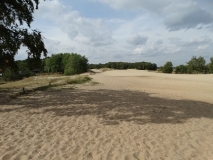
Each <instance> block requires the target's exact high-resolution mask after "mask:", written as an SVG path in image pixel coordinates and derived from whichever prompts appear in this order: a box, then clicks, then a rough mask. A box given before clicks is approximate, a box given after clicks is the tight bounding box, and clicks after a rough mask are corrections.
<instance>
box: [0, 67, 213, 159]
mask: <svg viewBox="0 0 213 160" xmlns="http://www.w3.org/2000/svg"><path fill="white" fill-rule="evenodd" d="M212 76H213V75H167V74H159V73H152V72H146V71H136V70H128V71H108V72H103V73H97V74H95V75H91V77H93V79H94V81H97V82H99V83H100V84H99V85H95V86H91V85H83V86H82V85H80V86H78V89H75V90H73V89H63V90H57V91H52V90H49V91H37V92H33V93H30V94H28V95H23V96H20V97H19V98H17V99H14V100H11V101H9V102H3V103H2V104H0V158H1V159H2V160H6V159H11V160H15V159H23V160H24V159H34V160H39V159H46V160H49V159H55V160H58V159H69V160H78V159H79V160H81V159H82V160H87V159H88V160H89V159H91V160H92V159H94V160H99V159H100V160H101V159H106V160H110V159H115V160H117V159H118V160H119V159H122V160H123V159H125V160H134V159H140V160H149V159H150V160H151V159H156V160H159V159H168V160H171V159H174V160H179V159H180V160H182V159H186V160H189V159H191V160H200V159H206V160H207V159H213V150H212V149H211V148H213V138H212V135H213V125H212V124H213V101H212V99H211V97H213V96H212V94H213V84H212V82H211V80H212V78H213V77H212Z"/></svg>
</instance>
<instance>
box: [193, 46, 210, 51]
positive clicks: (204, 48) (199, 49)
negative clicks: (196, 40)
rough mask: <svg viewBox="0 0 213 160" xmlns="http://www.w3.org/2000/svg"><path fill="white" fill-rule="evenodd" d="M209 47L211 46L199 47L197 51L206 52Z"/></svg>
mask: <svg viewBox="0 0 213 160" xmlns="http://www.w3.org/2000/svg"><path fill="white" fill-rule="evenodd" d="M208 47H209V45H203V46H197V48H196V49H195V51H205V50H206V49H207V48H208Z"/></svg>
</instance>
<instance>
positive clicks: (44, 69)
mask: <svg viewBox="0 0 213 160" xmlns="http://www.w3.org/2000/svg"><path fill="white" fill-rule="evenodd" d="M87 69H88V59H87V58H86V57H85V56H82V55H80V54H77V53H59V54H53V55H52V56H51V57H47V58H44V59H35V58H28V59H26V60H18V61H15V62H14V63H13V65H10V67H5V69H4V71H3V79H4V80H8V81H10V80H17V79H21V78H23V77H29V76H32V75H34V74H35V73H37V72H39V73H61V74H64V75H74V74H81V73H84V72H87Z"/></svg>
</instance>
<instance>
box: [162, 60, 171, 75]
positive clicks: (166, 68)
mask: <svg viewBox="0 0 213 160" xmlns="http://www.w3.org/2000/svg"><path fill="white" fill-rule="evenodd" d="M172 71H173V64H172V62H166V64H165V65H164V66H163V68H162V72H163V73H172Z"/></svg>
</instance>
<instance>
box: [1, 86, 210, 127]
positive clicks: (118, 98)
mask: <svg viewBox="0 0 213 160" xmlns="http://www.w3.org/2000/svg"><path fill="white" fill-rule="evenodd" d="M2 105H10V106H11V105H21V106H22V107H21V108H15V107H14V108H13V107H12V108H11V107H10V109H7V108H5V107H4V108H1V107H0V114H1V113H2V112H11V111H19V110H20V109H27V110H30V109H36V108H39V109H42V111H43V113H48V112H54V114H55V115H56V116H68V117H69V116H84V115H91V116H96V117H99V118H102V120H101V123H103V124H106V125H116V124H119V123H120V122H122V121H127V122H134V123H137V124H141V125H142V124H146V123H156V124H160V123H173V124H176V123H185V122H186V121H187V120H189V119H191V118H202V117H203V118H211V119H212V118H213V104H210V103H205V102H199V101H191V100H171V99H164V98H157V97H151V96H150V95H149V94H147V93H143V92H137V91H129V90H122V91H116V90H94V91H93V90H92V91H87V90H79V89H76V90H69V89H63V90H59V91H54V92H53V91H52V92H50V91H39V92H34V93H30V94H29V95H23V96H21V97H19V98H17V99H14V100H12V101H11V102H3V104H2ZM0 106H1V105H0ZM20 112H21V110H20ZM20 114H21V113H20ZM32 114H39V113H33V112H32Z"/></svg>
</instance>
